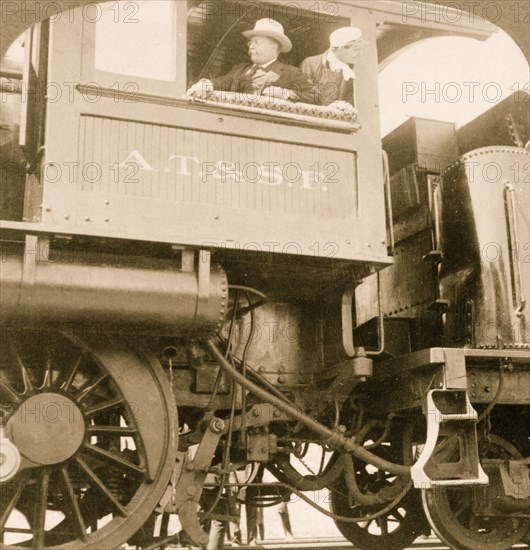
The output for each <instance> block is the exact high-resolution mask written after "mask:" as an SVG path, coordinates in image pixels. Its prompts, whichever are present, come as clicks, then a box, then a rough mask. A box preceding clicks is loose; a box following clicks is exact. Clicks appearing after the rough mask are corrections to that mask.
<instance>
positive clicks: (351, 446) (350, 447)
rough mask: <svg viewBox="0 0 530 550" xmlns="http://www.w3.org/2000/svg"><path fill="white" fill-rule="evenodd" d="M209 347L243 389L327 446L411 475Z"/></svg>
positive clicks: (390, 470)
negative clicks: (281, 396) (259, 382)
mask: <svg viewBox="0 0 530 550" xmlns="http://www.w3.org/2000/svg"><path fill="white" fill-rule="evenodd" d="M207 346H208V349H209V350H210V351H211V353H212V356H213V357H215V359H216V361H218V362H219V364H220V366H221V368H222V369H223V370H224V371H225V372H226V373H227V374H228V375H229V376H230V377H231V378H233V379H234V380H235V381H236V382H237V383H238V384H240V385H241V386H243V388H245V389H246V390H248V391H249V392H251V393H253V394H254V395H255V396H257V397H258V398H259V399H262V400H263V401H265V402H266V403H270V404H271V405H273V406H274V407H276V408H277V409H278V410H280V411H282V412H283V413H285V414H287V415H288V416H291V417H292V418H294V419H296V420H297V421H298V422H300V423H301V424H303V425H304V426H306V427H307V428H309V429H310V430H312V431H313V432H315V433H317V434H318V435H320V436H321V437H322V438H324V440H325V443H326V444H327V445H330V446H331V447H335V448H336V449H339V450H343V451H346V452H348V453H352V454H353V455H354V456H356V457H357V458H358V459H360V460H362V461H363V462H367V463H369V464H373V465H374V466H376V467H377V468H379V469H380V470H383V471H386V472H390V473H392V474H396V475H402V476H410V466H403V465H402V464H394V463H393V462H389V461H388V460H384V459H383V458H380V457H379V456H376V455H375V454H373V453H371V452H369V451H367V450H366V449H365V448H364V447H362V446H361V445H358V444H357V443H355V442H354V441H353V440H352V439H349V438H347V437H344V436H343V435H342V434H340V433H338V432H334V431H333V430H331V429H329V428H328V427H326V426H324V425H323V424H321V423H320V422H317V421H316V420H314V419H313V418H311V417H310V416H309V415H307V414H305V413H304V412H302V411H300V410H299V409H297V408H296V407H294V406H293V405H291V404H290V403H286V402H285V401H282V400H281V399H279V398H278V397H276V396H274V395H271V394H270V393H269V392H268V391H266V390H264V389H262V388H260V387H259V386H257V385H256V384H254V383H253V382H251V381H250V380H248V379H247V378H245V377H244V376H243V375H242V374H240V373H239V372H238V371H237V369H235V368H234V367H232V365H231V364H230V363H229V362H228V361H227V360H226V359H225V358H224V356H223V354H222V353H221V352H220V351H219V348H218V347H217V346H216V345H215V343H214V342H213V341H212V340H208V341H207Z"/></svg>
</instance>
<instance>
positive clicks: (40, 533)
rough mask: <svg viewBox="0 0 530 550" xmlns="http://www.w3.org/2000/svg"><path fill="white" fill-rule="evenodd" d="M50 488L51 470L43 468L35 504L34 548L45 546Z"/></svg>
mask: <svg viewBox="0 0 530 550" xmlns="http://www.w3.org/2000/svg"><path fill="white" fill-rule="evenodd" d="M49 486H50V470H49V469H48V468H43V470H42V471H41V475H40V480H39V490H38V498H37V501H36V503H35V518H34V521H35V524H34V526H33V548H35V549H37V550H38V549H39V548H42V547H43V546H44V534H45V531H44V530H45V521H46V510H47V509H48V490H49Z"/></svg>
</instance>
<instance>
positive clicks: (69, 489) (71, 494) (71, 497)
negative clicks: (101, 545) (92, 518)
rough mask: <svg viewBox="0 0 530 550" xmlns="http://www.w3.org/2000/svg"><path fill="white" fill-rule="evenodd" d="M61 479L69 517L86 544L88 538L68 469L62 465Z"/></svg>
mask: <svg viewBox="0 0 530 550" xmlns="http://www.w3.org/2000/svg"><path fill="white" fill-rule="evenodd" d="M61 477H62V478H63V484H64V486H65V489H66V496H67V498H68V501H69V504H70V506H71V509H69V512H70V515H71V516H72V517H73V519H74V521H75V523H76V525H77V528H78V531H79V535H80V537H81V539H82V540H83V542H86V541H87V540H88V536H87V533H86V525H85V520H84V519H83V514H82V513H81V508H79V502H78V501H77V497H76V495H75V491H74V487H73V485H72V481H71V480H70V476H69V475H68V469H67V467H66V465H63V466H62V467H61Z"/></svg>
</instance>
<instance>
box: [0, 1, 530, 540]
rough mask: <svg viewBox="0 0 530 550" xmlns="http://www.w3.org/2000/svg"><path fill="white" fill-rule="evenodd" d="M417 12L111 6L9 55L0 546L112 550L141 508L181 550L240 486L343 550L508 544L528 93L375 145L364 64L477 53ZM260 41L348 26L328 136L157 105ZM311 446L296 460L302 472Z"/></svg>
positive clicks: (522, 475) (217, 97)
mask: <svg viewBox="0 0 530 550" xmlns="http://www.w3.org/2000/svg"><path fill="white" fill-rule="evenodd" d="M447 9H449V8H447ZM435 11H436V10H434V7H433V11H432V12H426V11H425V12H422V13H407V14H406V17H404V14H403V6H402V4H401V3H397V2H396V3H393V2H370V3H367V2H363V1H355V0H348V1H346V0H344V1H340V2H336V3H327V2H320V1H315V2H311V3H309V2H307V3H303V4H302V6H300V5H297V4H296V5H295V3H293V2H285V1H280V0H277V1H273V0H271V1H268V2H252V3H248V2H241V1H239V0H218V1H217V2H208V1H206V0H187V1H178V2H177V1H172V2H167V1H164V2H159V1H151V0H150V1H149V2H144V1H138V2H134V3H132V2H109V3H107V4H93V5H90V6H85V7H83V8H78V9H73V10H70V11H69V12H61V13H59V14H56V15H55V16H54V17H53V18H52V19H51V20H48V21H43V22H41V23H40V24H38V25H36V26H34V27H32V28H31V29H28V30H27V32H26V33H25V34H24V35H23V36H22V37H20V39H19V40H18V41H17V42H16V43H15V44H13V46H12V47H11V49H10V50H9V51H8V52H7V54H6V55H5V57H4V58H3V60H2V64H1V75H0V76H1V81H0V85H1V100H2V103H1V105H0V110H1V114H2V126H1V128H0V131H1V132H2V141H1V148H0V162H1V164H2V178H1V197H2V201H1V205H0V208H1V218H2V222H1V226H0V227H1V235H0V242H1V247H2V263H1V268H0V284H1V286H0V307H1V310H2V325H1V327H2V329H1V340H2V349H3V353H2V355H1V357H0V396H1V406H0V411H1V417H0V418H1V424H0V430H1V432H0V444H1V447H0V458H1V460H0V482H1V483H2V485H1V496H2V499H1V504H0V547H1V548H2V549H6V550H8V549H12V548H13V549H14V548H28V547H31V548H35V549H46V550H51V549H65V550H66V549H87V550H89V549H93V550H96V549H97V550H101V549H113V548H117V547H119V546H120V545H121V544H123V543H124V542H126V541H131V542H134V541H139V540H140V541H141V540H142V538H143V539H144V540H149V537H150V536H151V535H152V532H151V531H150V529H151V527H150V526H151V525H152V520H153V518H154V517H155V516H156V515H157V514H160V513H165V514H170V513H174V514H178V515H179V518H180V521H181V523H182V526H183V528H184V529H185V531H186V532H187V534H188V536H189V538H190V539H191V540H193V541H194V542H195V543H197V544H202V543H204V542H205V540H206V538H207V535H206V534H205V532H204V524H203V522H204V521H205V520H207V519H208V517H221V516H223V517H225V518H226V517H230V514H231V510H232V509H233V506H232V505H233V504H234V502H235V501H236V500H237V499H238V494H239V495H240V494H241V492H240V489H242V488H246V489H247V491H246V493H247V497H246V498H247V504H249V505H259V506H263V505H268V504H273V503H275V502H277V501H278V499H279V498H281V495H284V494H289V493H291V494H296V495H298V496H299V497H300V498H302V499H304V500H310V499H309V497H308V492H309V493H310V492H312V491H318V490H321V489H327V490H329V494H330V510H327V509H323V508H322V507H321V506H320V505H319V504H318V503H312V504H313V505H314V506H315V507H317V508H321V509H322V512H323V513H325V514H327V515H328V516H330V517H332V518H333V519H334V521H335V523H336V525H337V527H338V528H339V530H340V531H341V532H342V533H343V534H344V536H345V537H346V538H347V539H349V540H350V541H351V542H352V543H353V544H354V545H355V546H356V547H358V548H362V549H368V550H370V549H382V548H384V549H386V550H388V549H401V548H404V547H406V546H408V545H409V544H410V543H411V542H412V541H413V540H414V539H415V538H416V537H417V536H418V535H419V534H421V533H426V532H429V530H430V529H431V528H432V529H433V530H434V531H435V532H436V533H437V534H438V535H439V536H440V538H441V539H442V540H444V541H445V542H446V543H447V544H448V545H450V546H451V547H452V548H458V549H479V548H480V549H485V550H502V549H505V548H510V547H512V546H513V545H515V544H517V543H519V542H521V541H524V540H525V536H527V532H528V527H529V524H530V514H529V504H530V483H529V472H528V465H529V458H528V457H529V450H530V449H529V438H528V436H529V434H528V426H529V425H530V422H529V414H528V412H529V409H528V405H529V403H530V350H529V348H530V336H529V328H528V308H527V307H526V296H528V294H529V290H530V289H529V286H530V283H529V281H530V276H529V260H528V257H529V256H528V253H529V251H528V247H529V243H528V235H529V220H528V211H529V202H530V201H529V163H528V146H527V145H526V149H525V144H527V143H528V139H529V125H528V108H527V107H528V96H527V95H526V94H523V93H521V94H518V95H515V96H513V97H511V98H508V99H507V100H505V101H504V102H502V103H500V104H499V105H497V106H496V107H495V108H493V109H492V110H491V111H489V112H487V113H485V114H484V115H481V116H480V117H479V118H478V119H476V120H474V121H472V122H471V123H469V124H468V125H467V126H465V127H463V128H461V129H459V130H458V131H457V130H456V129H455V127H454V125H453V124H449V123H445V122H440V121H434V120H426V119H419V118H412V119H410V120H408V121H407V122H406V123H404V124H403V125H402V126H400V127H399V128H397V129H396V130H394V131H393V132H392V133H391V134H389V135H388V136H387V137H386V138H384V139H383V140H381V135H380V127H379V124H380V112H379V106H378V104H377V101H376V99H375V98H377V95H378V70H379V69H380V67H381V66H384V65H385V64H386V63H388V62H389V60H390V59H392V58H394V57H395V56H397V55H399V54H400V53H401V51H402V50H403V49H405V48H406V47H408V46H409V45H412V44H414V43H416V42H418V41H420V40H424V39H426V38H431V37H437V36H444V35H449V34H451V35H453V34H458V35H459V36H465V37H470V38H474V39H477V40H484V39H486V38H487V37H488V36H490V35H491V33H492V32H494V31H495V28H494V26H493V25H491V24H489V23H487V22H484V21H478V20H475V21H473V22H470V21H464V20H462V19H458V18H452V19H451V21H450V22H444V20H441V19H440V18H439V17H436V14H435ZM449 11H450V10H449ZM426 13H431V15H426ZM263 17H271V18H274V19H276V20H277V21H280V22H281V23H282V24H283V25H284V27H285V29H286V33H287V34H288V35H289V37H290V38H291V39H292V41H293V44H294V48H293V51H292V53H291V54H290V57H289V58H288V59H286V60H287V61H288V62H289V63H291V64H293V65H296V66H298V65H299V64H300V62H301V61H302V60H303V59H304V58H305V57H308V56H309V55H315V54H317V53H320V52H322V51H324V50H325V49H326V47H327V38H328V36H329V34H330V32H332V31H333V30H334V29H336V28H338V27H341V26H347V25H351V24H354V25H355V26H357V27H360V28H361V29H362V32H363V35H364V36H365V38H366V46H365V49H364V50H363V54H362V56H361V58H360V59H359V61H358V63H356V67H355V71H356V74H357V80H356V83H355V109H356V112H355V116H342V115H338V114H336V113H334V112H332V111H330V109H328V108H326V107H318V106H312V105H305V104H287V103H285V102H272V103H271V102H266V101H262V100H260V98H256V97H245V96H239V95H237V94H219V93H216V92H214V93H213V94H212V95H211V96H210V97H209V98H208V99H207V100H204V101H203V100H201V101H189V100H187V99H181V98H183V95H184V92H185V90H186V88H187V87H188V86H189V85H190V84H191V83H193V82H195V81H196V80H197V79H198V78H200V77H204V76H215V75H219V74H223V72H224V71H225V70H226V69H227V68H228V67H230V66H231V65H233V64H234V63H235V62H237V61H238V60H244V59H245V55H246V51H245V44H244V41H243V40H242V39H241V31H243V30H247V29H248V28H251V27H252V25H253V24H254V22H255V21H256V20H258V19H260V18H263ZM455 21H456V23H455ZM139 36H141V37H142V41H141V43H140V41H139V40H138V37H139ZM310 448H311V449H315V448H317V449H319V451H320V452H321V454H322V459H321V460H320V461H319V462H320V463H319V464H317V465H316V466H314V467H310V468H306V467H305V466H304V463H305V460H304V457H306V456H307V453H308V449H310ZM263 468H265V469H267V470H268V471H270V472H271V473H272V474H273V475H274V477H275V478H276V479H277V482H275V483H264V482H263V479H262V478H261V474H260V472H262V471H263ZM241 471H247V472H249V473H248V475H246V476H244V479H241V476H235V477H234V475H233V474H235V473H236V472H241ZM212 473H215V474H216V475H215V476H214V477H215V480H214V481H212V476H210V475H208V474H212ZM223 514H224V515H223ZM151 538H152V537H151Z"/></svg>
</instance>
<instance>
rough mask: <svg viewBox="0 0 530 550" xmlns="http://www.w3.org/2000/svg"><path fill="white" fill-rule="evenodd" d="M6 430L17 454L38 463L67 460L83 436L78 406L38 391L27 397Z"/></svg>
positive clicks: (83, 430)
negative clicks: (17, 451)
mask: <svg viewBox="0 0 530 550" xmlns="http://www.w3.org/2000/svg"><path fill="white" fill-rule="evenodd" d="M8 433H9V434H10V439H11V441H12V442H13V444H14V445H15V447H16V448H17V449H18V450H19V451H20V454H21V455H22V456H23V457H25V458H27V459H28V460H30V461H31V462H34V463H35V464H39V465H50V464H57V463H59V462H64V461H65V460H67V459H69V458H70V457H71V456H72V455H73V454H74V453H75V452H76V451H77V450H78V449H79V447H80V446H81V444H82V443H83V439H84V437H85V422H84V419H83V415H82V413H81V410H80V409H79V407H78V406H77V405H76V403H74V401H72V400H71V399H69V398H68V397H66V396H65V395H61V394H58V393H52V392H48V393H39V394H37V395H33V396H31V397H29V398H28V399H26V400H25V401H24V402H23V403H22V405H21V406H20V407H19V408H18V410H17V412H16V413H15V414H14V415H13V417H12V418H11V419H10V421H9V423H8Z"/></svg>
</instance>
